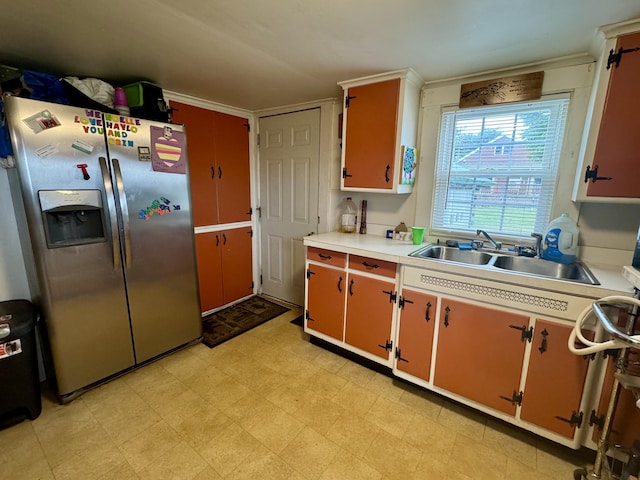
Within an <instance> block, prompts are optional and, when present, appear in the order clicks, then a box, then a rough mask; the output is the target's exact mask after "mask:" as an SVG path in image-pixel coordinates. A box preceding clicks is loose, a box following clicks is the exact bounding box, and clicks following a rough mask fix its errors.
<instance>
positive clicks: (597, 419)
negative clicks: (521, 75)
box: [589, 410, 604, 430]
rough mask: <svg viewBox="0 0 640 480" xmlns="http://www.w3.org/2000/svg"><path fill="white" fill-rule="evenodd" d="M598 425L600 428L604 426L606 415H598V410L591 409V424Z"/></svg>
mask: <svg viewBox="0 0 640 480" xmlns="http://www.w3.org/2000/svg"><path fill="white" fill-rule="evenodd" d="M592 425H596V426H597V427H598V428H599V429H600V430H602V428H603V427H604V415H600V416H598V412H596V411H595V410H591V415H590V416H589V426H592Z"/></svg>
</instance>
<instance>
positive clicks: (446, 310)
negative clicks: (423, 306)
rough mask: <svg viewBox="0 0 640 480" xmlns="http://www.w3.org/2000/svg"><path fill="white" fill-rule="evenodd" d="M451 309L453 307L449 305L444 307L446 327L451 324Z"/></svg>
mask: <svg viewBox="0 0 640 480" xmlns="http://www.w3.org/2000/svg"><path fill="white" fill-rule="evenodd" d="M450 311H451V309H450V308H449V306H448V305H447V308H445V309H444V326H445V327H448V326H449V312H450Z"/></svg>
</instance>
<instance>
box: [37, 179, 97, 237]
mask: <svg viewBox="0 0 640 480" xmlns="http://www.w3.org/2000/svg"><path fill="white" fill-rule="evenodd" d="M38 197H39V198H40V208H41V211H42V217H43V222H44V231H45V236H46V238H47V247H49V248H59V247H70V246H73V245H85V244H88V243H98V242H105V241H106V240H107V239H106V236H105V221H104V212H103V208H102V197H101V195H100V190H40V191H39V192H38Z"/></svg>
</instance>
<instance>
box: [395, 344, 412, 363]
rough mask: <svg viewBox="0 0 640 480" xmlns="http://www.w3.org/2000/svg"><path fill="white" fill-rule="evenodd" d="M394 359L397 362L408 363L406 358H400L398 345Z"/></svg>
mask: <svg viewBox="0 0 640 480" xmlns="http://www.w3.org/2000/svg"><path fill="white" fill-rule="evenodd" d="M396 359H397V360H398V361H399V362H407V363H409V360H407V359H406V358H402V354H401V353H400V349H399V348H398V347H396Z"/></svg>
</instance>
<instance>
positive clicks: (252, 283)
mask: <svg viewBox="0 0 640 480" xmlns="http://www.w3.org/2000/svg"><path fill="white" fill-rule="evenodd" d="M253 287H255V283H254V282H253V280H251V290H253Z"/></svg>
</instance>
